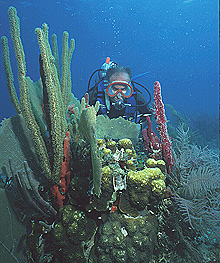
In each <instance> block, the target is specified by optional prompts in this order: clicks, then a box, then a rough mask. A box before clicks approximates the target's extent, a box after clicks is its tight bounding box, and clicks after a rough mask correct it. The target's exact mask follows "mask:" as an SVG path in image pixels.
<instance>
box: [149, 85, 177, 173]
mask: <svg viewBox="0 0 220 263" xmlns="http://www.w3.org/2000/svg"><path fill="white" fill-rule="evenodd" d="M154 101H155V114H156V121H157V124H158V127H157V129H158V131H159V133H160V137H161V141H162V146H163V155H164V158H165V160H166V163H167V171H168V173H171V172H172V170H173V166H174V160H173V153H172V148H171V145H172V143H171V140H170V138H169V135H168V131H167V124H166V122H167V120H166V116H165V109H164V104H163V102H162V96H161V86H160V83H159V82H158V81H156V82H155V85H154Z"/></svg>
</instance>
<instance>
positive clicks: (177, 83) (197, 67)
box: [0, 0, 219, 140]
mask: <svg viewBox="0 0 220 263" xmlns="http://www.w3.org/2000/svg"><path fill="white" fill-rule="evenodd" d="M11 5H12V6H14V7H16V9H17V11H18V16H19V17H20V20H21V38H22V41H23V46H24V50H25V55H26V63H27V75H28V76H30V77H31V78H32V80H33V81H37V80H38V79H39V78H40V73H39V65H38V56H39V53H40V51H39V47H38V44H37V37H36V34H35V31H34V30H35V28H36V27H41V25H42V23H44V22H46V23H47V24H48V25H49V37H50V39H51V36H52V34H53V33H56V34H57V37H58V43H59V51H60V53H61V47H62V33H63V31H64V30H67V31H68V32H69V35H70V37H71V38H74V39H75V41H76V49H75V51H74V55H73V60H72V65H71V68H72V92H73V93H74V95H75V96H76V97H78V98H81V97H82V96H83V94H84V93H85V92H86V90H87V83H88V79H89V77H90V75H91V73H92V72H93V71H94V70H96V69H98V68H99V67H100V66H101V65H102V63H104V62H105V59H106V57H107V56H110V58H111V60H113V61H115V62H117V63H119V64H121V65H125V66H129V67H131V69H132V71H133V75H134V76H135V75H138V74H141V73H144V72H147V71H150V72H149V74H147V75H146V76H144V77H142V78H141V79H140V82H141V83H142V84H144V85H145V86H146V87H147V88H148V89H149V91H150V92H151V93H152V94H153V86H154V82H155V81H156V80H158V81H160V83H161V86H162V95H163V101H164V103H165V104H166V103H168V104H171V105H173V106H174V108H175V109H176V110H177V111H179V112H181V113H182V114H186V116H187V118H192V119H193V120H194V122H196V121H197V122H198V123H197V124H195V126H196V125H197V126H200V127H201V125H200V124H199V123H202V124H203V125H204V127H205V128H203V130H204V129H207V131H209V132H210V130H211V129H212V131H213V132H212V133H211V134H210V135H208V136H209V137H210V136H213V138H210V140H211V139H214V137H215V136H218V112H219V110H218V106H219V88H218V87H219V50H218V47H219V46H218V36H219V35H218V24H219V22H218V21H219V19H218V9H219V8H218V5H219V4H218V1H217V0H185V1H184V0H166V1H162V0H157V1H155V0H138V1H137V0H136V1H132V0H120V1H119V0H105V1H103V0H96V1H94V0H57V1H52V0H51V1H43V0H42V1H36V0H29V1H16V0H8V1H7V0H5V1H0V35H1V36H2V35H5V36H7V37H8V38H9V45H10V55H11V61H12V66H13V73H14V77H15V85H16V87H17V88H18V84H17V75H16V72H17V66H16V61H15V57H14V51H13V46H12V41H11V38H10V29H9V21H8V12H7V10H8V7H9V6H11ZM0 53H1V54H0V57H2V52H1V50H0ZM0 72H1V74H0V88H1V96H0V120H1V119H3V118H4V117H6V118H8V117H10V116H12V115H14V114H15V110H14V109H13V106H12V104H11V102H10V100H9V95H8V91H7V88H6V79H5V75H4V69H3V63H2V58H1V59H0ZM18 90H19V89H18Z"/></svg>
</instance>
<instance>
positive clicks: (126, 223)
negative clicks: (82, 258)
mask: <svg viewBox="0 0 220 263" xmlns="http://www.w3.org/2000/svg"><path fill="white" fill-rule="evenodd" d="M153 222H156V220H154V219H153V217H151V216H147V215H146V216H144V217H136V218H133V217H127V216H124V215H121V214H118V213H117V212H114V213H111V214H110V215H109V217H108V220H107V221H106V222H105V223H104V224H103V225H102V226H101V227H100V228H99V232H98V241H97V246H96V248H95V249H94V251H93V253H92V255H93V261H92V262H106V263H107V262H108V263H111V262H137V263H138V262H150V260H151V258H152V254H153V249H154V246H155V243H156V231H157V225H156V224H154V223H153ZM96 258H97V259H96Z"/></svg>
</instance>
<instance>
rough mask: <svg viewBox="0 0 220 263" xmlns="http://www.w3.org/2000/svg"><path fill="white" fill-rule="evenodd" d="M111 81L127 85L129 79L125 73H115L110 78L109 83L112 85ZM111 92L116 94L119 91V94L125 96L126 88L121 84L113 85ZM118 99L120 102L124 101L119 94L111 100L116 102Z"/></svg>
mask: <svg viewBox="0 0 220 263" xmlns="http://www.w3.org/2000/svg"><path fill="white" fill-rule="evenodd" d="M113 81H126V82H128V83H129V82H130V77H129V75H128V74H127V73H115V74H114V75H112V76H111V78H110V83H112V82H113ZM111 90H112V92H113V93H117V92H118V90H121V92H122V93H124V94H125V93H126V90H127V86H126V85H123V84H115V85H113V86H112V88H111ZM119 99H120V100H123V99H124V98H123V96H122V94H121V93H118V94H117V95H116V96H115V97H113V98H111V100H112V101H117V100H119Z"/></svg>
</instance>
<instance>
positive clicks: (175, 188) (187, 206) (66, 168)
mask: <svg viewBox="0 0 220 263" xmlns="http://www.w3.org/2000/svg"><path fill="white" fill-rule="evenodd" d="M9 20H10V27H11V35H12V39H13V44H14V49H15V55H16V59H17V65H18V79H19V87H20V93H21V97H20V101H19V100H18V98H17V95H16V92H15V88H14V85H13V75H12V72H11V65H10V57H9V48H8V40H7V38H6V37H2V49H3V60H4V67H5V73H6V78H7V87H8V90H9V93H10V97H11V101H12V103H13V104H14V107H15V108H16V110H17V112H18V113H19V114H18V115H17V116H16V117H11V118H10V119H8V120H4V121H3V122H2V126H1V130H0V132H1V136H0V142H1V143H0V152H1V153H2V158H1V160H0V168H1V177H4V180H3V181H4V182H3V183H4V185H5V191H6V193H7V195H8V196H11V197H10V198H11V200H12V202H11V203H12V205H13V207H14V208H15V207H16V209H15V212H17V213H16V214H18V215H20V216H18V219H19V220H20V221H22V222H23V223H24V224H26V233H25V238H24V240H25V242H26V243H25V244H24V247H25V248H26V258H27V261H28V262H40V263H45V262H64V263H65V262H85V263H86V262H90V263H96V262H108V263H111V262H128V263H129V262H137V263H138V262H183V261H184V260H185V261H184V262H196V260H197V262H205V261H204V259H207V258H208V257H209V255H208V254H206V255H205V256H204V253H203V252H202V249H201V248H200V247H199V245H200V244H203V245H204V244H208V245H210V244H214V245H215V246H216V247H218V246H219V188H220V187H219V163H218V158H217V157H216V156H215V155H214V154H213V153H212V152H211V151H209V150H208V149H207V148H204V149H200V148H199V147H197V146H195V145H190V144H189V136H188V130H184V128H183V126H182V127H180V128H179V129H178V131H177V137H176V139H175V140H174V142H173V145H174V158H175V165H174V162H173V155H172V149H171V141H170V138H169V136H168V133H167V126H166V118H165V112H164V105H163V103H162V98H161V87H160V84H159V82H156V83H155V87H154V98H155V114H156V120H157V124H158V129H159V132H160V136H161V142H160V140H159V138H158V137H157V136H156V134H154V133H153V132H152V130H151V121H150V118H149V116H148V118H147V119H148V125H149V126H148V130H145V132H144V133H143V138H140V139H139V138H138V135H139V131H138V126H137V125H136V124H135V123H132V122H130V121H127V120H124V119H123V118H121V117H120V118H118V119H113V120H109V119H108V118H106V117H104V116H98V117H97V116H96V114H97V112H98V110H99V103H96V104H95V106H94V107H93V106H92V107H91V106H89V98H88V94H85V96H84V98H83V99H82V100H81V102H79V101H78V100H77V99H76V98H74V96H73V94H72V93H71V74H70V62H71V57H72V54H73V51H74V48H75V42H74V40H73V39H71V40H70V43H69V46H68V42H69V40H68V39H69V35H68V33H67V32H66V31H65V32H64V33H63V50H62V62H61V63H62V70H61V72H60V69H59V54H58V48H57V37H56V35H53V36H52V50H51V47H50V45H49V40H48V39H49V37H48V35H49V31H48V26H47V25H46V24H43V26H42V29H40V28H37V29H36V34H37V39H38V44H39V47H40V53H41V54H40V59H39V63H40V75H41V79H40V80H39V81H38V82H36V83H33V81H32V80H31V79H30V78H28V77H26V65H25V55H24V51H23V46H22V42H21V38H20V25H19V18H18V17H17V12H16V9H15V8H14V7H10V8H9ZM145 135H146V136H148V143H147V147H148V148H149V150H150V154H147V153H146V148H145V149H144V146H143V140H144V139H145V138H144V136H145ZM145 142H147V139H146V140H145ZM161 147H163V157H164V159H165V161H164V160H162V152H161V149H162V148H161ZM9 157H11V158H10V159H9ZM149 157H151V158H149ZM8 159H9V160H10V161H9V163H8ZM12 161H13V164H14V165H15V167H16V171H15V168H14V167H13V165H12ZM23 164H24V165H23ZM167 171H168V173H167ZM10 173H11V174H12V176H10ZM8 211H9V210H8ZM6 212H7V211H6ZM4 213H5V210H4ZM9 214H10V213H9ZM11 229H12V226H11ZM11 234H12V233H11ZM3 241H4V240H3ZM3 241H1V240H0V245H1V246H2V247H3V248H4V250H5V251H7V252H9V255H10V257H12V258H14V260H17V259H16V256H17V254H16V253H15V250H14V248H15V247H14V244H13V247H12V249H11V250H10V246H9V245H8V244H6V243H5V242H3ZM183 248H184V249H183ZM173 251H175V253H174V252H173ZM216 255H217V253H216ZM181 257H183V261H181V260H182V258H181ZM180 258H181V259H180ZM212 258H213V259H214V258H217V256H216V257H214V256H213V254H212ZM207 262H208V261H207Z"/></svg>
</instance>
